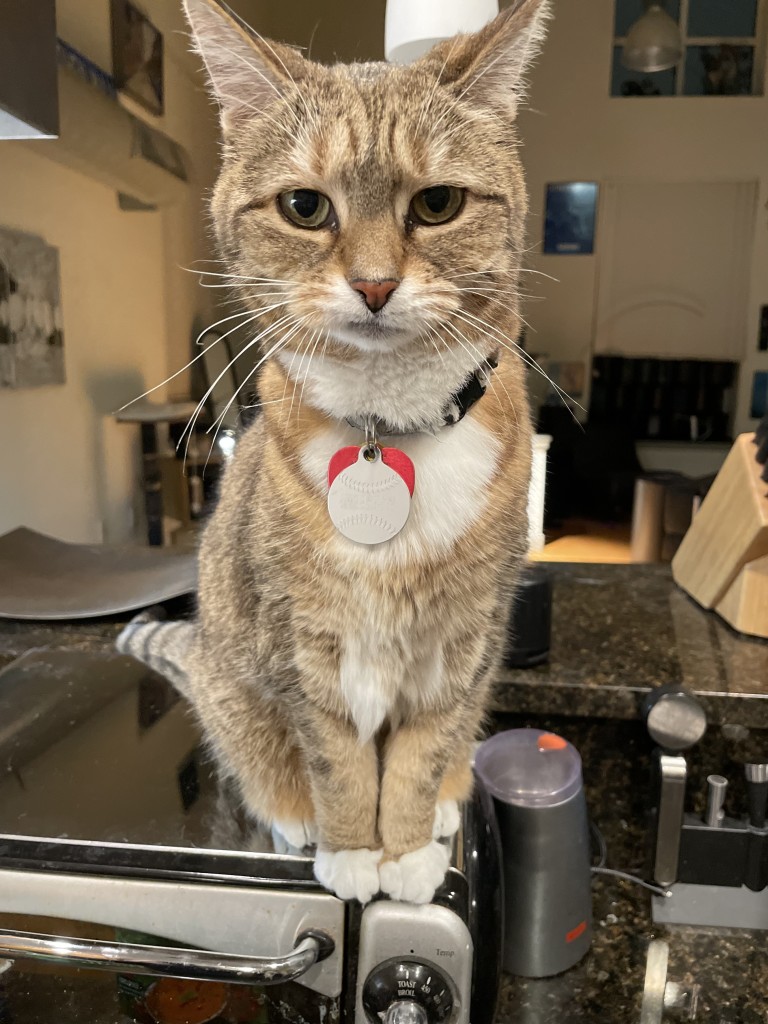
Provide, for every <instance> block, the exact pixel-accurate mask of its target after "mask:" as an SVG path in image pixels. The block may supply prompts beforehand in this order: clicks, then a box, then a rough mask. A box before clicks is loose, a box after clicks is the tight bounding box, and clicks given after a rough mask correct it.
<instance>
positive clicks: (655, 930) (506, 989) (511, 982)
mask: <svg viewBox="0 0 768 1024" xmlns="http://www.w3.org/2000/svg"><path fill="white" fill-rule="evenodd" d="M496 725H497V727H498V728H518V727H521V726H527V725H535V726H537V727H539V728H547V729H551V730H552V731H554V732H557V733H559V734H560V735H562V736H565V737H566V738H567V739H569V740H570V741H571V742H572V743H573V744H574V745H575V746H576V747H577V749H578V750H579V751H580V753H581V756H582V761H583V766H584V780H585V787H586V791H587V803H588V807H589V812H590V816H591V818H592V820H593V821H594V822H595V823H596V824H597V826H598V827H599V828H600V830H601V831H602V833H603V836H604V838H605V840H606V844H607V849H608V858H607V865H608V866H609V867H612V868H618V869H621V870H625V871H629V872H632V873H633V874H638V875H641V876H642V877H643V878H647V877H648V864H647V860H646V844H647V839H646V828H645V822H646V815H647V807H648V768H649V763H650V753H651V742H650V740H649V739H648V737H647V735H646V733H645V729H644V727H643V726H642V725H641V724H640V723H635V722H609V721H605V720H603V721H600V722H587V721H583V720H581V721H580V720H578V719H567V718H562V717H549V718H545V717H539V716H536V717H530V716H513V715H505V716H500V718H499V720H498V721H497V723H496ZM756 738H757V745H755V739H756ZM744 757H750V758H751V757H763V758H768V734H766V733H762V732H758V733H755V734H753V735H752V737H751V738H750V737H748V736H747V731H746V730H745V729H743V728H741V729H738V728H737V729H732V728H731V727H725V729H721V728H719V727H717V726H715V727H710V729H709V732H708V734H707V736H706V737H705V739H704V741H703V742H702V743H701V744H700V745H699V746H698V747H697V748H695V750H694V751H692V752H691V754H690V757H689V760H690V764H691V780H690V784H689V788H688V793H689V797H688V800H687V804H686V806H687V808H688V809H689V810H691V811H694V812H700V811H701V810H702V807H703V794H704V789H705V778H706V775H707V774H709V773H710V772H722V773H723V774H725V775H726V776H727V777H728V778H729V780H730V781H731V783H732V792H731V793H730V796H729V808H732V813H739V811H740V810H743V809H744V808H745V807H746V802H745V800H746V797H745V795H744V794H743V791H742V790H741V789H740V787H739V779H740V776H741V775H742V774H743V770H742V768H741V765H740V764H739V762H740V761H741V760H742V759H743V758H744ZM593 896H594V899H593V908H594V941H593V945H592V948H591V950H590V951H589V953H588V954H587V956H586V957H585V958H584V959H583V960H582V961H581V962H580V963H579V964H577V965H576V966H575V967H572V968H571V969H570V970H569V971H566V972H565V973H563V974H561V975H558V976H557V977H555V978H542V979H536V980H532V979H528V980H526V979H523V978H513V977H510V976H505V977H504V980H503V983H502V991H501V999H500V1004H499V1009H498V1013H497V1024H570V1022H572V1021H573V1022H577V1021H584V1022H588V1024H639V1021H640V1008H641V1004H642V999H643V983H644V979H645V968H646V956H647V951H648V945H649V943H650V941H651V939H662V940H664V941H665V942H667V943H668V944H669V969H668V978H669V980H671V981H675V982H678V983H679V984H681V985H687V986H689V985H692V984H696V985H698V986H699V999H698V1011H697V1013H696V1017H695V1020H697V1021H702V1022H706V1024H725V1022H728V1024H731V1022H733V1024H736V1022H738V1024H765V1022H766V1021H768V953H766V950H767V949H768V932H758V931H746V930H745V931H740V930H736V929H720V928H708V929H704V928H687V927H682V926H674V927H669V926H661V925H654V924H653V922H652V920H651V913H650V900H651V897H650V894H649V893H648V892H647V891H646V890H644V889H643V888H641V887H640V886H636V885H633V884H631V883H628V882H624V881H621V880H619V879H616V878H612V877H608V876H601V877H599V878H597V879H595V880H594V882H593ZM664 1019H665V1020H667V1019H670V1020H671V1019H672V1018H671V1017H670V1018H667V1017H665V1018H664ZM676 1019H679V1018H676Z"/></svg>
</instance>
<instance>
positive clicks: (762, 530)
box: [672, 434, 768, 637]
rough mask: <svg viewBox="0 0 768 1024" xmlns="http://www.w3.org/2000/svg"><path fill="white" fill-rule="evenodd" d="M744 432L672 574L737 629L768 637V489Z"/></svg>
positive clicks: (688, 535)
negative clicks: (761, 477)
mask: <svg viewBox="0 0 768 1024" xmlns="http://www.w3.org/2000/svg"><path fill="white" fill-rule="evenodd" d="M753 439H754V434H741V435H740V436H739V437H737V438H736V441H735V443H734V445H733V448H731V450H730V452H729V453H728V457H727V459H726V460H725V462H724V463H723V466H722V468H721V470H720V472H719V473H718V474H717V477H716V478H715V482H714V483H713V484H712V487H711V488H710V490H709V493H708V494H707V496H706V498H705V499H704V501H703V502H702V505H701V508H700V509H699V511H698V512H697V513H696V515H695V516H694V519H693V522H692V523H691V526H690V529H689V530H688V532H687V533H686V535H685V537H684V538H683V542H682V544H681V545H680V547H679V548H678V550H677V554H676V555H675V557H674V558H673V559H672V576H673V577H674V580H675V582H676V583H677V584H678V585H679V586H681V587H682V588H683V590H686V591H687V592H688V593H689V594H690V595H691V597H693V598H694V599H695V600H696V601H698V602H699V604H701V605H703V606H704V607H705V608H714V609H715V610H716V611H717V612H719V614H720V615H722V616H723V618H724V619H725V620H726V621H727V622H729V623H730V624H731V625H732V626H733V627H734V629H737V630H739V631H740V632H742V633H750V634H751V635H753V636H761V637H768V493H767V492H768V487H766V484H765V482H764V481H763V480H761V479H760V470H761V467H760V465H759V463H758V462H757V461H756V459H755V454H756V451H757V449H756V448H755V445H754V443H753Z"/></svg>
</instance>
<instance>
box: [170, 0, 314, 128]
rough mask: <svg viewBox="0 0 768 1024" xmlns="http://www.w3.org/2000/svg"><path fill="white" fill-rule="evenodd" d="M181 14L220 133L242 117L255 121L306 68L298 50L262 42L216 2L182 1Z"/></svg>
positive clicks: (307, 64)
mask: <svg viewBox="0 0 768 1024" xmlns="http://www.w3.org/2000/svg"><path fill="white" fill-rule="evenodd" d="M184 11H185V13H186V15H187V20H188V21H189V24H190V26H191V28H192V37H193V40H194V44H195V49H196V50H197V51H198V53H199V54H200V56H201V57H202V58H203V61H204V62H205V66H206V69H207V71H208V77H209V79H210V82H211V87H212V91H213V94H214V96H215V97H216V99H217V100H218V103H219V106H220V108H221V123H222V127H223V129H224V130H225V132H226V130H227V129H229V128H231V127H233V126H234V125H236V124H237V123H238V122H239V121H240V120H242V119H248V118H250V119H254V120H255V119H257V118H258V117H259V115H260V114H261V112H262V111H264V110H265V109H267V108H268V107H270V106H271V105H272V104H273V103H274V102H275V101H276V100H278V99H280V98H281V97H283V96H284V95H285V94H286V92H288V91H289V90H290V89H292V88H295V87H296V84H297V83H298V82H299V81H300V80H301V79H302V78H303V77H304V75H305V73H306V70H307V68H308V67H309V66H310V65H309V62H308V61H306V60H305V59H304V57H302V55H301V54H300V53H299V52H298V50H295V49H294V48H293V47H292V46H286V45H285V44H284V43H273V42H270V41H268V40H267V39H262V38H261V36H258V35H256V33H255V32H253V31H252V30H251V29H250V28H249V27H248V26H247V25H246V24H245V22H243V21H241V20H240V18H238V16H237V15H236V14H235V13H234V12H233V11H231V10H230V9H229V8H228V7H226V6H225V5H223V4H220V3H218V2H216V0H184Z"/></svg>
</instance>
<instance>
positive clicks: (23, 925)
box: [0, 651, 502, 1024]
mask: <svg viewBox="0 0 768 1024" xmlns="http://www.w3.org/2000/svg"><path fill="white" fill-rule="evenodd" d="M0 765H1V766H2V767H1V768H0V929H1V930H0V964H2V959H3V958H5V959H7V960H10V961H12V967H11V968H10V969H9V970H6V971H5V972H4V973H2V972H0V1024H11V1022H12V1024H50V1021H51V1020H53V1019H54V1017H55V1020H56V1021H57V1024H75V1022H77V1024H81V1022H82V1021H85V1020H87V1021H88V1022H89V1024H101V1022H104V1024H107V1022H109V1024H114V1022H115V1021H118V1020H121V1021H122V1020H125V1021H129V1020H131V1019H132V1018H133V1019H137V1020H140V1021H145V1022H152V1021H166V1020H168V1021H171V1020H173V1021H176V1020H182V1019H183V1020H190V1021H191V1020H194V1021H198V1020H199V1021H200V1022H202V1021H213V1020H215V1021H217V1022H218V1021H221V1022H236V1024H255V1022H257V1021H258V1022H260V1024H261V1022H273V1021H275V1022H279V1021H290V1022H292V1024H298V1022H303V1021H307V1022H312V1021H317V1022H318V1024H334V1022H336V1021H340V1022H347V1024H363V1022H366V1024H379V1022H381V1021H383V1022H386V1024H396V1022H398V1024H405V1022H407V1024H428V1022H440V1024H466V1022H469V1021H471V1022H472V1024H485V1022H488V1024H490V1021H491V1020H492V1016H493V1009H494V1005H495V999H496V992H497V986H498V977H499V969H500V968H499V964H500V955H501V923H502V922H501V912H502V910H501V908H502V900H501V898H500V893H499V887H500V884H501V875H500V871H499V860H498V856H499V854H498V836H497V833H496V830H495V821H494V818H493V807H492V801H491V800H490V798H489V797H488V795H487V793H486V792H485V791H484V790H483V789H482V788H479V789H478V791H477V793H476V796H475V798H474V800H473V802H472V803H471V804H470V806H469V807H468V808H467V811H466V813H465V815H464V821H463V827H462V830H461V832H460V834H459V836H458V837H457V839H456V841H455V842H454V848H453V858H452V867H451V868H450V870H449V873H448V875H447V877H446V881H445V884H444V885H443V887H442V888H441V889H440V891H439V892H438V893H437V895H436V897H435V899H434V901H433V902H432V903H431V904H429V905H426V906H412V905H408V904H400V903H395V902H390V901H389V900H386V899H382V900H378V901H375V902H373V903H372V904H369V905H368V906H367V907H365V908H361V907H360V906H359V905H358V904H353V903H349V904H347V903H344V902H343V901H341V900H339V899H337V898H336V897H335V896H333V895H330V894H329V893H327V892H326V891H325V890H323V888H322V887H321V886H320V885H319V884H318V883H317V882H316V881H315V879H314V877H313V874H312V861H311V858H308V857H301V856H285V855H278V854H276V853H275V852H274V849H273V847H272V845H271V841H270V840H269V839H268V838H267V837H265V836H264V835H261V834H260V833H259V832H258V830H256V829H255V828H254V827H253V826H252V825H251V824H250V823H249V822H248V821H247V820H246V819H245V818H244V816H243V814H242V812H241V811H240V810H239V809H238V807H237V805H236V803H235V802H234V801H233V800H232V799H231V798H230V794H229V792H228V790H227V786H226V785H224V784H222V783H221V782H220V780H218V779H217V778H216V774H215V771H214V770H213V768H212V766H211V764H210V762H209V760H208V759H207V758H206V756H205V752H204V750H203V749H202V747H201V738H200V734H199V731H198V727H197V725H196V723H195V721H194V718H193V716H192V715H191V714H190V712H189V708H188V706H187V705H186V704H185V703H184V701H183V700H182V699H181V698H180V697H179V696H178V695H177V694H176V692H175V691H174V690H173V689H172V688H171V687H170V686H169V685H168V684H167V683H166V682H165V681H164V680H162V679H161V678H160V677H158V676H156V675H154V674H152V673H149V672H148V671H147V670H146V669H145V668H144V667H142V666H140V665H139V664H138V663H136V662H134V661H132V660H131V659H128V658H123V657H118V656H111V655H95V654H91V653H85V652H79V651H37V652H35V651H33V652H31V653H29V654H27V655H25V656H24V657H22V658H20V659H18V660H17V661H15V662H13V663H12V664H11V665H9V666H7V667H6V668H5V669H4V670H3V671H2V672H0ZM174 978H183V979H190V981H189V984H188V985H187V987H186V989H185V988H184V986H183V985H180V983H178V982H174V981H173V980H172V979H174ZM174 986H175V987H174ZM161 997H162V998H161ZM174 1000H176V1002H177V1003H178V1004H180V1005H181V1004H183V1005H186V1007H187V1009H186V1010H184V1011H182V1012H183V1013H185V1014H186V1016H183V1015H182V1016H178V1015H177V1016H172V1015H170V1016H163V1014H164V1013H167V1014H171V1013H172V1010H173V1006H174V1005H175V1004H174ZM184 1000H186V1003H184ZM206 1005H207V1007H208V1009H205V1006H206ZM54 1010H55V1014H54V1013H53V1011H54ZM173 1012H177V1010H173ZM195 1013H198V1016H197V1017H196V1016H194V1014H195ZM206 1013H209V1016H205V1014H206ZM210 1014H212V1015H210Z"/></svg>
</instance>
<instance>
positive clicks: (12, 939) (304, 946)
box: [0, 928, 334, 985]
mask: <svg viewBox="0 0 768 1024" xmlns="http://www.w3.org/2000/svg"><path fill="white" fill-rule="evenodd" d="M333 950H334V943H333V939H332V938H331V937H330V936H329V935H326V934H325V932H318V931H307V932H302V934H301V935H299V936H298V938H297V940H296V945H295V946H294V948H293V950H292V952H290V953H288V954H287V955H286V956H278V957H253V956H242V955H241V954H236V953H211V952H208V951H207V950H198V949H177V948H175V947H169V946H142V945H137V944H133V943H119V942H106V941H105V942H102V941H101V940H94V939H70V938H61V937H60V936H57V935H37V934H35V933H34V932H13V931H8V930H7V929H5V928H0V957H8V958H9V959H11V960H14V959H22V960H45V961H49V962H53V963H59V964H69V965H71V966H74V967H85V968H89V969H90V970H96V971H112V972H113V973H115V974H122V973H125V974H149V975H152V976H153V977H170V978H187V979H189V980H191V981H223V982H229V983H230V984H235V985H279V984H280V983H281V982H284V981H295V980H296V979H297V978H300V977H301V976H302V974H305V973H306V972H307V971H308V970H309V969H310V967H313V966H314V965H315V964H316V963H317V962H318V961H319V960H324V959H325V958H326V957H328V956H330V955H331V953H333Z"/></svg>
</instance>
